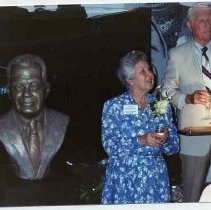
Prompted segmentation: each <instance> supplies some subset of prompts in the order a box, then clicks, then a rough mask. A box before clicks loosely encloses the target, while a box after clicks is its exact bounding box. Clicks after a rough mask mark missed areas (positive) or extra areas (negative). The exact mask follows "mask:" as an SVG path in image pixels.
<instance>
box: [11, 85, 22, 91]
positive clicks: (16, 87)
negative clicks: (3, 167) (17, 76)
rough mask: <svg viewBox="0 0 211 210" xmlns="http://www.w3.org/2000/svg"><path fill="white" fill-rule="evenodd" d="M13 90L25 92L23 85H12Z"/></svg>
mask: <svg viewBox="0 0 211 210" xmlns="http://www.w3.org/2000/svg"><path fill="white" fill-rule="evenodd" d="M12 88H13V90H16V91H21V90H23V85H21V84H14V85H12Z"/></svg>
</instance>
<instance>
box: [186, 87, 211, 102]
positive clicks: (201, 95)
mask: <svg viewBox="0 0 211 210" xmlns="http://www.w3.org/2000/svg"><path fill="white" fill-rule="evenodd" d="M208 100H209V94H208V92H207V91H205V90H196V91H194V93H192V94H189V95H187V96H186V98H185V102H186V103H187V104H202V105H206V104H207V102H208Z"/></svg>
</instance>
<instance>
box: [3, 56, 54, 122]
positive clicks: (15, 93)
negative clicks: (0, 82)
mask: <svg viewBox="0 0 211 210" xmlns="http://www.w3.org/2000/svg"><path fill="white" fill-rule="evenodd" d="M7 80H8V88H9V95H10V99H11V101H12V105H13V107H14V109H15V111H16V112H17V113H18V114H19V115H21V116H22V117H24V118H33V117H36V116H37V115H39V113H41V111H42V110H43V107H44V103H45V99H46V97H47V95H48V93H49V90H50V85H49V83H48V81H47V76H46V65H45V63H44V61H43V59H42V58H40V57H38V56H35V55H30V54H25V55H20V56H17V57H15V58H14V59H12V60H11V61H10V63H9V65H8V72H7Z"/></svg>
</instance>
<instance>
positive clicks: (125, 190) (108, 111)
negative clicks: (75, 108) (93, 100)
mask: <svg viewBox="0 0 211 210" xmlns="http://www.w3.org/2000/svg"><path fill="white" fill-rule="evenodd" d="M147 100H148V103H152V102H153V101H155V100H156V99H155V97H154V96H152V95H151V94H148V95H147ZM159 124H162V125H163V126H164V127H165V128H167V129H168V131H169V138H168V140H167V142H166V143H165V144H163V145H162V146H161V147H159V148H157V147H153V146H145V145H141V143H140V142H139V141H138V138H137V136H139V135H140V136H142V135H144V134H146V133H150V132H153V131H154V130H155V127H156V126H157V125H159ZM178 141H179V139H178V135H177V130H176V127H175V126H174V124H173V123H172V115H171V108H170V106H169V107H168V112H167V114H164V115H163V116H160V117H155V116H154V115H153V114H152V111H151V109H150V107H149V106H148V107H146V108H144V109H142V108H141V107H139V106H138V104H137V103H136V102H135V100H134V99H133V98H132V96H131V95H130V93H129V92H125V93H123V94H122V95H120V96H118V97H115V98H113V99H111V100H108V101H107V102H106V103H105V104H104V108H103V113H102V143H103V147H104V149H105V151H106V152H107V154H108V157H109V158H108V164H107V168H106V174H105V179H104V189H103V193H102V203H103V204H127V203H162V202H170V186H169V177H168V172H167V166H166V163H165V160H164V158H163V156H162V154H165V155H172V154H175V153H177V152H178V150H179V143H178Z"/></svg>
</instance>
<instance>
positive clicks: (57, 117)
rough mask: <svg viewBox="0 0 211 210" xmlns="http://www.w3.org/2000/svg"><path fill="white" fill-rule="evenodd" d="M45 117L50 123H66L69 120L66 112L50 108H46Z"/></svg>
mask: <svg viewBox="0 0 211 210" xmlns="http://www.w3.org/2000/svg"><path fill="white" fill-rule="evenodd" d="M46 117H47V120H48V121H49V122H52V123H59V124H61V123H64V124H68V122H69V116H68V115H67V114H64V113H62V112H59V111H57V110H54V109H51V108H46Z"/></svg>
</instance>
